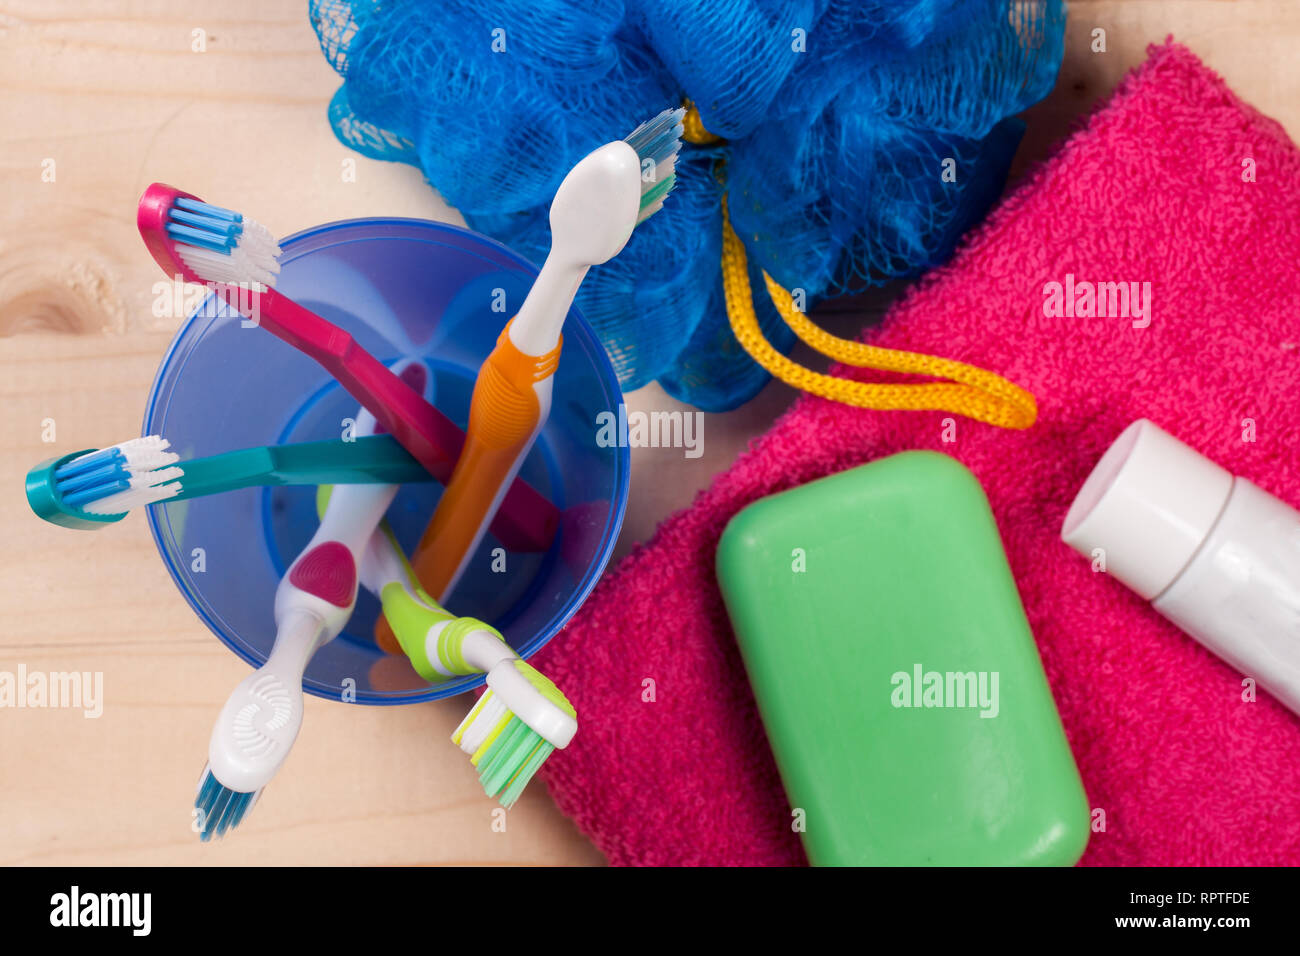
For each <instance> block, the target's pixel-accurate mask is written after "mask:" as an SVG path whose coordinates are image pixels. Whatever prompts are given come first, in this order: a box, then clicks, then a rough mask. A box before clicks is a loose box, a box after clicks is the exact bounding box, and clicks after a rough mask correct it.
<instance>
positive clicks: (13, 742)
mask: <svg viewBox="0 0 1300 956" xmlns="http://www.w3.org/2000/svg"><path fill="white" fill-rule="evenodd" d="M1095 27H1101V28H1103V29H1105V30H1106V31H1107V45H1108V49H1107V52H1106V53H1104V54H1096V53H1092V52H1091V51H1090V49H1089V41H1090V35H1091V30H1092V29H1093V28H1095ZM196 29H202V30H204V31H205V32H206V44H207V47H206V52H202V53H196V52H194V51H193V50H192V49H191V44H192V42H193V37H194V34H193V31H194V30H196ZM1168 33H1173V34H1174V35H1175V36H1176V38H1178V39H1180V40H1182V41H1184V42H1186V43H1187V44H1188V45H1189V46H1191V47H1192V49H1193V50H1195V51H1196V52H1198V53H1199V54H1200V55H1201V56H1202V57H1203V58H1204V59H1205V60H1206V61H1207V62H1208V63H1209V64H1210V65H1211V66H1212V67H1214V68H1215V69H1217V70H1219V71H1220V72H1221V73H1222V74H1223V75H1224V76H1225V78H1226V79H1227V80H1228V82H1229V83H1230V84H1231V85H1232V86H1233V87H1234V89H1236V90H1237V92H1238V93H1239V94H1241V95H1242V96H1243V97H1244V98H1245V99H1247V100H1248V101H1250V102H1251V103H1253V104H1254V105H1255V106H1256V107H1257V108H1259V109H1260V110H1261V111H1263V112H1265V113H1267V114H1269V115H1272V116H1274V117H1276V118H1277V119H1279V120H1280V121H1281V122H1282V123H1283V124H1284V125H1285V126H1286V127H1287V128H1288V130H1289V131H1290V132H1291V133H1292V135H1293V136H1294V135H1296V134H1297V133H1300V70H1297V68H1296V63H1295V58H1294V50H1295V49H1296V47H1297V41H1300V4H1292V3H1279V2H1269V0H1240V2H1236V3H1231V2H1220V0H1092V2H1075V3H1073V4H1071V6H1070V26H1069V40H1068V44H1067V53H1066V57H1065V63H1064V66H1063V68H1062V74H1061V81H1060V83H1059V85H1058V89H1057V91H1056V92H1055V93H1054V94H1053V95H1052V97H1051V98H1050V99H1049V100H1048V101H1046V102H1045V103H1043V104H1041V105H1040V106H1038V107H1036V108H1035V109H1034V110H1032V111H1031V112H1030V114H1029V120H1030V133H1029V136H1028V137H1027V140H1026V144H1025V147H1024V148H1023V150H1022V154H1021V159H1020V161H1019V163H1018V167H1019V168H1024V166H1025V164H1026V163H1027V162H1030V161H1032V160H1034V159H1037V158H1041V156H1042V155H1043V154H1044V153H1045V152H1046V150H1047V149H1048V147H1049V145H1050V144H1051V143H1052V142H1054V141H1055V140H1057V139H1058V138H1059V137H1060V136H1062V135H1065V134H1066V133H1068V131H1069V130H1070V128H1071V126H1072V124H1074V123H1076V122H1077V121H1078V117H1079V116H1080V114H1081V113H1083V112H1084V111H1086V110H1087V109H1088V108H1089V107H1090V106H1091V104H1093V103H1094V102H1096V101H1097V100H1098V99H1100V98H1102V97H1104V96H1105V95H1106V93H1107V92H1108V91H1109V90H1110V89H1112V88H1113V87H1114V85H1115V83H1117V82H1118V81H1119V79H1120V78H1121V77H1122V76H1123V74H1124V73H1125V72H1126V71H1127V70H1128V69H1130V68H1131V67H1133V66H1134V65H1136V64H1138V63H1139V62H1141V60H1142V59H1143V57H1144V55H1145V53H1144V51H1145V47H1146V44H1148V43H1150V42H1158V41H1161V40H1163V38H1164V37H1165V35H1166V34H1168ZM337 85H338V78H337V77H336V76H335V74H334V73H333V71H332V70H331V69H330V68H329V67H328V66H327V64H326V63H325V61H324V59H323V58H322V57H321V55H320V52H319V50H318V49H317V47H316V44H315V37H314V35H313V34H312V32H311V30H310V27H309V25H308V23H307V20H306V15H305V12H304V4H303V3H301V2H300V0H293V2H288V0H283V2H275V3H266V2H253V0H224V2H217V0H207V2H190V3H175V2H167V0H151V2H142V0H122V2H115V3H91V2H70V0H58V2H51V0H0V200H2V201H0V399H2V400H3V408H4V412H5V413H4V415H3V416H2V417H0V481H2V482H3V489H4V492H3V494H0V529H2V530H0V534H2V535H3V538H2V540H3V547H0V580H2V581H4V586H3V587H2V588H0V671H10V672H12V671H15V670H16V669H17V668H18V667H19V666H20V665H23V666H26V667H27V668H28V669H29V670H33V671H36V670H39V671H62V670H73V669H75V670H82V671H87V670H88V671H100V672H102V673H103V675H104V697H105V703H104V709H103V715H102V716H101V717H99V718H98V719H87V718H85V717H83V716H82V715H81V713H80V712H78V711H74V710H13V709H4V710H0V863H5V864H20V863H26V864H33V863H36V864H54V863H63V864H88V863H101V864H102V863H150V864H163V863H202V864H233V863H288V864H292V863H304V864H328V863H534V864H554V863H571V864H591V863H598V862H600V859H601V857H600V854H599V853H598V852H597V851H596V850H595V849H594V848H593V847H592V846H591V845H590V844H589V843H588V842H587V841H586V840H585V839H584V838H583V837H582V836H581V835H580V834H578V833H577V831H576V830H575V828H574V827H573V826H572V825H571V824H570V823H569V822H568V821H567V820H565V819H564V818H563V817H562V816H560V814H559V813H558V812H557V811H556V809H555V808H554V806H553V805H552V804H551V802H550V800H549V798H548V796H547V795H546V793H545V791H544V789H543V788H541V787H534V788H532V789H531V790H530V792H529V793H527V794H526V795H525V797H524V799H523V800H522V801H521V802H520V803H519V804H518V806H517V807H516V808H515V809H514V810H512V811H511V812H510V814H509V817H508V823H507V830H506V832H504V833H498V832H495V831H494V830H493V829H492V826H491V823H492V817H491V811H492V809H493V806H494V805H493V804H492V803H490V802H489V801H488V800H486V799H485V798H484V797H483V796H482V793H481V791H480V790H479V788H478V785H477V782H476V780H475V778H474V775H473V773H472V771H471V769H470V767H469V765H468V762H467V761H465V760H462V759H460V758H459V756H458V754H456V753H455V752H454V750H452V748H451V746H450V744H449V743H447V741H446V737H447V735H448V733H449V732H450V731H451V729H452V728H453V727H454V726H455V723H456V722H457V721H458V720H459V718H460V716H461V714H462V712H463V708H464V707H465V701H464V700H453V701H444V702H440V703H437V704H429V705H421V706H413V707H397V708H370V707H347V706H342V705H339V704H334V703H329V702H325V701H322V700H318V699H315V698H310V699H309V700H308V702H307V714H306V720H305V723H304V731H303V733H302V736H301V738H300V739H299V742H298V744H297V746H296V747H295V749H294V752H293V755H292V756H291V757H290V759H289V762H288V763H287V765H286V766H285V768H284V771H283V772H282V773H281V774H280V775H279V776H278V777H277V779H276V781H275V782H274V784H273V786H272V787H270V788H269V789H268V790H267V793H266V795H265V797H264V799H263V801H262V804H261V805H260V806H259V807H258V809H257V811H256V813H254V814H253V815H252V816H250V817H249V819H248V821H247V822H246V823H245V824H244V826H243V827H241V830H240V832H239V833H238V834H237V835H236V836H235V837H233V838H231V839H228V840H227V841H225V842H224V843H222V844H219V845H213V846H203V845H200V844H199V843H198V842H197V840H196V839H195V838H194V835H193V833H191V831H190V815H189V807H190V803H191V799H192V795H193V787H194V784H195V781H196V779H197V776H198V773H199V770H200V768H201V766H202V763H203V757H204V754H205V752H206V746H207V739H208V734H209V731H210V728H211V722H212V720H213V718H214V716H215V714H216V711H217V709H218V708H219V706H220V704H221V702H222V701H223V700H224V699H225V697H226V695H227V693H228V692H229V691H230V689H231V688H232V687H233V686H234V685H235V683H236V682H237V681H238V680H239V679H240V678H241V677H242V676H243V674H244V673H246V669H245V667H244V665H243V664H242V663H240V662H239V661H238V660H237V659H236V658H235V657H234V656H233V655H232V654H230V653H229V652H228V651H226V650H225V648H224V647H222V645H221V644H219V643H218V642H217V640H216V639H215V638H214V637H213V636H212V635H211V634H210V633H209V632H208V631H207V630H206V629H205V628H204V627H203V625H202V624H200V623H199V622H198V621H197V620H196V619H195V617H194V615H193V614H192V613H191V612H190V610H189V608H188V606H187V605H186V604H185V602H184V600H183V599H182V598H181V596H180V595H179V594H178V593H177V591H176V589H175V588H174V587H173V585H172V583H171V581H170V580H169V579H168V577H167V574H166V572H165V571H164V569H163V567H162V564H161V562H160V561H159V559H158V557H157V554H156V552H155V550H154V546H153V543H152V541H151V540H150V537H149V533H148V530H147V526H146V523H145V521H144V520H143V516H140V515H136V516H132V517H131V518H129V519H128V520H126V521H123V522H122V523H121V524H119V525H116V526H113V527H111V528H108V529H106V530H103V531H99V532H95V533H93V534H90V533H86V534H74V533H72V532H68V531H65V530H63V529H59V528H55V527H53V526H50V525H46V524H42V523H41V522H39V521H37V520H36V519H35V518H34V517H32V516H31V514H30V513H29V512H28V509H27V507H26V504H25V502H24V500H23V498H22V496H21V493H20V492H19V487H20V484H21V479H22V476H23V474H24V473H25V471H26V469H27V468H28V467H30V466H31V465H32V464H34V463H35V462H37V461H39V460H41V459H42V458H45V457H49V456H51V455H52V454H54V453H56V452H57V451H64V450H71V449H75V448H80V447H89V446H95V445H100V444H104V443H106V442H108V441H116V440H120V439H121V438H123V437H126V436H129V435H132V434H135V433H136V431H137V429H138V428H139V424H140V419H141V416H142V412H143V407H144V400H145V396H146V394H147V391H148V388H149V385H150V382H151V381H152V377H153V373H154V370H155V368H156V367H157V364H158V362H159V360H160V359H161V357H162V355H163V352H164V351H165V349H166V346H167V343H168V341H169V340H170V337H171V334H172V332H173V331H174V330H175V328H176V326H177V324H178V318H179V317H177V316H170V315H161V316H159V315H154V314H153V308H152V305H153V300H154V297H155V293H154V291H153V289H154V283H155V281H156V275H155V267H154V265H153V263H152V262H151V260H150V259H149V258H148V256H147V255H146V254H145V252H144V250H143V248H142V247H141V246H140V243H139V240H138V237H137V235H136V232H135V226H134V216H133V207H134V203H135V200H136V198H137V197H138V195H139V194H140V192H141V191H142V190H143V188H144V187H145V186H146V185H147V184H148V183H149V182H151V181H154V180H163V181H170V182H174V183H177V184H184V186H185V187H186V188H188V189H190V190H192V191H194V192H197V193H199V194H200V195H210V196H214V197H215V196H238V197H240V200H241V204H242V205H243V206H244V207H245V208H250V209H257V210H258V218H259V219H261V220H263V221H264V222H265V223H266V224H267V225H268V226H270V227H271V228H272V229H273V231H275V232H276V233H278V234H281V235H283V234H286V233H289V232H293V231H295V230H297V229H300V228H303V227H305V226H308V225H312V224H315V223H319V222H323V221H327V220H331V219H342V218H348V217H353V216H364V215H405V216H420V217H427V218H433V219H444V220H449V221H459V219H458V217H457V216H456V214H455V213H454V211H452V210H450V209H448V208H447V206H446V205H445V204H443V203H442V202H441V201H440V199H439V198H438V197H437V196H436V194H435V193H434V192H433V191H432V190H430V189H429V188H428V187H427V185H426V184H425V183H424V182H423V179H422V177H421V175H420V173H419V172H418V171H416V170H414V169H412V168H409V167H405V166H396V165H391V164H385V163H378V162H373V161H370V160H367V159H364V158H362V157H359V156H356V155H355V154H353V153H351V152H349V151H348V150H346V149H345V148H344V147H343V146H341V145H340V144H339V143H338V142H337V141H336V140H335V139H334V137H333V135H332V133H331V131H330V129H329V127H328V124H327V122H326V116H325V106H326V103H327V102H328V99H329V97H330V95H331V94H332V93H333V91H334V90H335V89H336V87H337ZM49 160H52V161H53V164H54V165H53V169H54V178H53V181H52V182H48V181H43V178H42V174H43V172H44V171H45V170H46V169H47V168H48V163H47V161H49ZM345 163H353V164H355V171H356V175H355V181H352V182H349V181H345V177H344V176H343V170H344V164H345ZM888 301H889V295H888V294H885V295H877V296H875V297H873V298H872V299H871V300H870V301H869V303H868V304H867V305H866V306H865V307H864V306H863V305H862V303H855V304H850V305H848V306H847V307H846V306H845V305H844V304H843V303H841V304H840V306H839V308H838V310H837V311H836V313H835V314H833V315H831V314H827V315H826V316H824V320H825V321H826V322H827V324H828V325H829V326H830V327H831V328H833V329H834V330H835V331H837V332H839V333H840V334H846V335H851V334H853V333H854V332H855V331H856V330H857V329H858V328H860V327H861V326H862V325H863V324H864V322H866V321H870V320H874V319H875V318H878V317H879V315H880V313H881V312H882V310H883V309H884V307H885V306H886V305H887V303H888ZM802 357H803V358H804V359H805V360H806V361H809V362H810V363H812V364H817V363H816V361H815V360H814V359H813V358H812V357H811V356H807V355H804V356H802ZM792 398H793V395H792V393H791V392H790V391H789V390H788V389H786V388H785V387H784V386H781V385H773V386H771V387H769V388H768V389H767V390H766V391H765V392H764V393H763V394H762V395H761V396H760V397H759V398H758V399H757V400H756V401H755V402H753V403H751V404H750V405H749V406H747V407H746V408H743V409H741V410H739V411H737V412H734V413H730V414H727V415H710V416H708V417H707V420H706V427H705V446H704V447H705V453H704V455H703V456H702V457H700V458H696V459H687V458H685V457H683V456H682V454H681V451H680V450H672V449H638V450H636V451H635V452H634V454H633V484H632V503H631V506H630V508H629V512H628V516H627V520H626V523H625V527H624V536H623V539H622V541H621V542H620V545H619V550H620V553H622V552H625V551H626V550H627V549H628V548H629V547H630V546H631V544H632V543H633V542H635V541H638V540H645V539H647V538H648V537H649V536H650V534H651V533H652V531H653V528H654V526H655V524H656V523H657V522H658V521H659V520H661V519H662V518H663V517H665V516H666V515H668V514H669V513H671V512H672V511H674V510H676V509H677V508H679V507H682V506H683V505H685V504H688V503H689V501H690V500H691V498H692V497H693V496H694V494H695V493H696V491H697V490H698V489H700V488H702V487H704V486H705V485H706V484H707V483H708V481H709V480H710V479H711V477H712V476H713V475H714V474H716V473H717V472H719V471H721V470H723V469H724V468H726V467H727V466H728V465H729V464H730V463H731V461H732V460H734V458H735V456H736V454H738V453H739V452H740V451H741V450H743V448H744V447H745V445H746V443H747V442H748V441H749V440H750V439H751V438H752V437H753V436H755V435H757V434H760V433H761V432H762V431H764V430H765V429H766V428H767V427H768V425H769V424H770V423H771V421H772V420H773V418H775V416H776V415H778V414H779V413H780V411H781V410H783V409H784V408H785V407H786V406H787V405H788V404H789V402H790V401H791V400H792ZM629 404H630V405H631V406H632V407H633V408H634V409H637V408H641V409H654V410H659V409H667V410H670V409H673V408H681V406H678V405H677V404H676V403H674V402H672V401H671V400H670V399H668V398H667V397H666V396H665V395H664V394H663V393H662V391H661V390H659V389H658V388H657V387H654V386H652V387H650V388H646V389H642V390H640V391H639V392H637V393H635V394H633V395H632V396H630V397H629ZM47 419H52V420H53V421H54V423H55V430H56V440H55V441H54V442H53V443H46V442H43V441H42V430H43V428H44V427H45V426H44V424H43V423H45V421H46V420H47ZM667 745H674V746H689V742H687V741H680V742H667ZM557 759H562V757H561V758H557ZM742 797H743V795H742Z"/></svg>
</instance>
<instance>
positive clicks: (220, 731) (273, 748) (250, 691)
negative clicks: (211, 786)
mask: <svg viewBox="0 0 1300 956" xmlns="http://www.w3.org/2000/svg"><path fill="white" fill-rule="evenodd" d="M325 631H326V625H325V622H324V621H322V620H321V619H320V618H319V617H317V616H315V615H314V614H312V613H310V612H307V611H302V612H298V613H293V614H290V615H288V616H287V617H286V618H285V619H284V620H283V621H282V622H281V624H280V628H279V630H278V631H277V632H276V636H275V649H274V650H273V651H272V652H271V656H270V658H268V659H267V662H266V663H265V664H263V665H262V666H261V667H259V668H258V669H257V670H255V671H253V673H251V674H249V675H248V676H247V677H245V678H244V679H243V680H242V681H240V682H239V685H238V686H237V687H236V688H235V690H234V693H232V694H231V695H230V697H229V699H227V701H226V705H225V706H224V707H223V708H222V709H221V713H220V715H218V717H217V722H216V725H215V726H214V727H213V728H212V738H211V740H210V741H209V742H208V763H209V765H210V767H211V770H212V773H213V774H214V775H215V776H216V778H217V780H218V781H219V782H220V783H221V784H222V786H224V787H226V788H228V789H230V790H237V791H239V792H240V793H253V792H254V791H257V790H260V789H262V788H263V787H265V786H266V785H267V784H268V783H269V782H270V781H271V778H272V777H274V776H275V774H276V772H277V771H278V770H279V769H280V765H281V764H283V763H284V761H285V758H286V757H288V756H289V751H290V749H291V748H292V747H293V742H294V740H295V739H296V738H297V736H298V729H299V728H300V727H301V726H302V673H303V669H304V668H305V667H306V666H307V661H309V660H310V659H311V656H312V654H314V653H315V652H316V648H318V647H319V646H320V645H321V644H322V643H323V641H324V640H325V639H326V638H325Z"/></svg>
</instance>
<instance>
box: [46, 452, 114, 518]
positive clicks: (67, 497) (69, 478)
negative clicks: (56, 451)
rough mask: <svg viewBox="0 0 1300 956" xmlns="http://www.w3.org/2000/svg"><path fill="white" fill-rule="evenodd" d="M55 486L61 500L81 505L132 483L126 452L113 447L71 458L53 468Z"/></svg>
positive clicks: (76, 505)
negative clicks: (78, 457)
mask: <svg viewBox="0 0 1300 956" xmlns="http://www.w3.org/2000/svg"><path fill="white" fill-rule="evenodd" d="M54 487H55V490H56V491H57V492H58V494H59V497H60V498H62V499H63V502H64V503H65V504H67V505H69V506H70V507H73V508H82V507H85V506H86V505H88V504H90V502H92V501H98V500H99V499H100V498H107V497H108V496H109V495H112V494H116V493H117V492H119V491H126V490H127V489H128V488H130V487H131V470H130V468H128V467H127V462H126V456H125V455H123V454H122V452H121V451H120V450H118V449H116V448H109V449H105V450H103V451H98V452H95V453H94V454H92V455H87V456H86V457H85V458H81V459H78V460H76V461H70V462H68V463H67V464H66V465H63V466H62V467H60V468H58V469H56V470H55V472H54Z"/></svg>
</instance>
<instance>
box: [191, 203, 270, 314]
mask: <svg viewBox="0 0 1300 956" xmlns="http://www.w3.org/2000/svg"><path fill="white" fill-rule="evenodd" d="M167 235H168V236H170V237H171V239H172V241H174V242H175V243H176V252H177V254H178V255H179V256H180V257H181V261H182V262H184V263H185V265H186V267H188V268H189V269H190V270H191V271H193V272H194V273H195V274H197V275H198V276H199V277H200V278H201V279H203V280H204V281H205V282H219V283H224V284H229V285H238V286H245V287H249V288H252V289H253V290H254V291H259V292H260V291H262V289H264V288H265V287H267V286H273V285H275V277H276V276H277V275H278V274H279V272H280V262H279V256H280V246H279V245H278V244H277V243H276V241H275V237H274V236H272V235H271V233H270V231H269V230H268V229H267V228H266V227H265V226H263V225H261V224H260V223H257V222H254V221H253V220H252V219H246V218H244V217H243V216H241V215H240V214H239V213H237V212H233V211H231V210H229V209H222V208H221V207H220V206H213V205H210V204H209V203H205V202H200V201H199V200H197V199H178V200H176V202H175V203H174V204H173V205H172V208H171V211H170V212H169V213H168V222H167Z"/></svg>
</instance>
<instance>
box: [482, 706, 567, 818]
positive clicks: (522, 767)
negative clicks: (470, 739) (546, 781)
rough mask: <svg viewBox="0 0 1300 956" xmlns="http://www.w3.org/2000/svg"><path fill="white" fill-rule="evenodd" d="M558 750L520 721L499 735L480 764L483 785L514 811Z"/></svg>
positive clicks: (510, 725) (514, 722)
mask: <svg viewBox="0 0 1300 956" xmlns="http://www.w3.org/2000/svg"><path fill="white" fill-rule="evenodd" d="M554 750H555V746H554V745H553V744H551V743H550V742H549V741H547V740H546V739H545V738H544V737H542V736H541V734H539V733H537V732H536V731H534V730H533V729H532V728H530V727H529V726H528V725H527V724H525V723H524V722H523V721H522V720H520V719H519V718H518V717H515V716H513V715H512V716H511V717H510V721H509V724H508V725H507V726H506V727H505V728H504V729H503V730H502V731H501V733H500V734H498V735H497V738H496V740H494V741H493V742H492V744H491V746H490V747H488V750H487V752H486V753H485V754H484V755H483V757H482V759H480V760H479V764H478V771H479V782H480V783H482V784H483V790H484V792H486V793H487V795H488V796H490V797H496V798H497V799H498V801H499V802H500V803H501V805H502V806H503V807H506V808H509V807H511V806H512V805H513V804H514V802H515V801H516V800H518V799H519V795H520V794H521V793H523V791H524V788H525V787H527V786H528V781H530V780H531V779H532V778H533V775H534V774H535V773H537V771H538V769H539V768H540V767H541V765H542V764H543V763H545V762H546V758H547V757H549V756H550V755H551V753H552V752H553V751H554Z"/></svg>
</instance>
